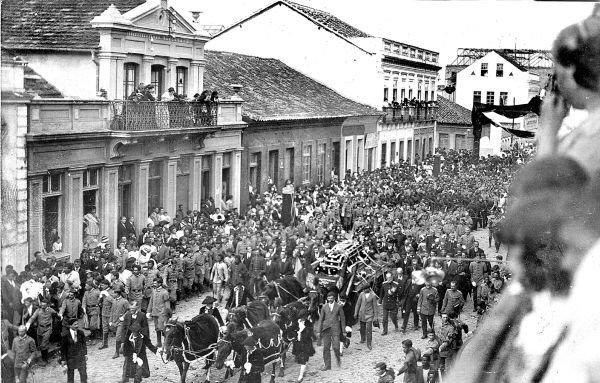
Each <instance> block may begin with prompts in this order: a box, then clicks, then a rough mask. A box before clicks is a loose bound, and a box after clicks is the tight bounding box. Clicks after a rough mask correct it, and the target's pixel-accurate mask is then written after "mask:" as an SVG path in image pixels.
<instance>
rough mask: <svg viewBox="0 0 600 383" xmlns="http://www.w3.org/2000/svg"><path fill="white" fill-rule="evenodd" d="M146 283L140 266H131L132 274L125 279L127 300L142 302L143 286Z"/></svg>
mask: <svg viewBox="0 0 600 383" xmlns="http://www.w3.org/2000/svg"><path fill="white" fill-rule="evenodd" d="M145 284H146V277H144V276H143V275H141V273H140V266H139V265H134V266H133V275H132V276H130V277H129V278H128V279H127V283H126V285H125V286H126V288H125V291H126V292H127V298H128V299H129V301H136V302H138V303H141V302H142V298H143V296H144V286H145Z"/></svg>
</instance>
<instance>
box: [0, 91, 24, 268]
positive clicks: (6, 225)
mask: <svg viewBox="0 0 600 383" xmlns="http://www.w3.org/2000/svg"><path fill="white" fill-rule="evenodd" d="M26 134H27V106H26V105H23V104H21V105H19V104H10V103H6V102H3V104H2V167H1V173H2V175H1V177H0V178H1V179H2V220H1V221H2V234H1V235H2V249H1V253H2V257H1V260H2V270H4V267H5V266H6V265H13V266H14V267H15V269H16V270H23V269H24V267H25V265H26V264H27V263H28V256H29V247H28V243H27V159H26V155H25V135H26Z"/></svg>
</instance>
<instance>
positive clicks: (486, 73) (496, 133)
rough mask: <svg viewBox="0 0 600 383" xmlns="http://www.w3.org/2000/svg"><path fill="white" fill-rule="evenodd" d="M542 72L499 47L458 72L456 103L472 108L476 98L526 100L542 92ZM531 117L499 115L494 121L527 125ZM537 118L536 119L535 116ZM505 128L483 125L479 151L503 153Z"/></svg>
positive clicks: (511, 102) (488, 101) (485, 100)
mask: <svg viewBox="0 0 600 383" xmlns="http://www.w3.org/2000/svg"><path fill="white" fill-rule="evenodd" d="M539 82H540V79H539V75H537V74H535V73H531V72H529V71H528V70H527V69H526V68H524V67H522V66H521V65H519V64H518V63H517V62H516V61H514V60H512V59H511V58H510V57H508V56H506V55H504V54H502V55H501V54H499V53H498V52H496V51H491V52H489V53H487V54H486V55H485V56H483V57H482V58H480V59H478V60H476V61H474V62H473V63H472V64H471V65H469V66H467V67H466V68H464V69H463V70H462V71H460V72H459V73H458V74H457V76H456V103H457V104H459V105H461V106H463V107H465V108H467V109H473V103H474V102H480V103H483V104H491V105H519V104H526V103H528V102H529V101H530V99H531V98H532V97H533V96H535V95H537V94H538V93H539ZM526 121H531V119H528V117H522V118H517V119H514V120H512V119H508V118H505V117H502V116H500V115H498V117H497V119H496V120H495V122H497V123H498V124H500V125H502V126H505V127H507V128H514V129H521V130H524V129H528V130H529V128H530V126H526V125H527V124H526ZM536 121H537V120H536ZM502 131H503V129H502V128H500V127H498V126H494V125H492V126H489V127H484V130H483V133H482V137H481V143H480V155H482V156H484V155H488V154H494V155H498V154H500V153H501V148H502Z"/></svg>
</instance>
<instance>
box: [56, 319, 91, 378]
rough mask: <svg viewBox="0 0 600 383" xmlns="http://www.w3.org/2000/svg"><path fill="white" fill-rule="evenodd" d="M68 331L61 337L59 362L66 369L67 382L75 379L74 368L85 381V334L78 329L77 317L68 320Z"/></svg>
mask: <svg viewBox="0 0 600 383" xmlns="http://www.w3.org/2000/svg"><path fill="white" fill-rule="evenodd" d="M68 323H69V331H67V332H66V333H64V335H63V336H62V338H61V344H60V350H61V358H60V364H61V365H62V366H63V368H66V369H67V383H73V382H74V381H75V370H78V371H79V379H80V381H81V382H82V383H86V382H87V346H86V345H85V334H84V333H83V331H81V330H79V324H78V322H77V319H70V320H69V322H68Z"/></svg>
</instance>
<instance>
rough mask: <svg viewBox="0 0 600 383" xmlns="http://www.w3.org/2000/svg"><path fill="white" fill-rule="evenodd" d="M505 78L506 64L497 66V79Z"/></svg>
mask: <svg viewBox="0 0 600 383" xmlns="http://www.w3.org/2000/svg"><path fill="white" fill-rule="evenodd" d="M503 76H504V64H502V63H498V64H496V77H503Z"/></svg>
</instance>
